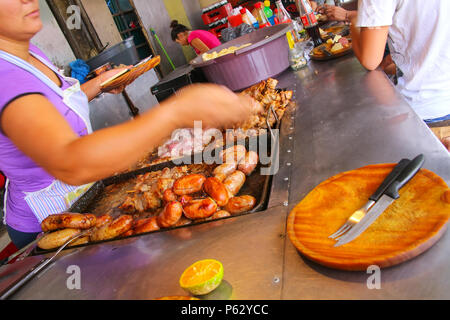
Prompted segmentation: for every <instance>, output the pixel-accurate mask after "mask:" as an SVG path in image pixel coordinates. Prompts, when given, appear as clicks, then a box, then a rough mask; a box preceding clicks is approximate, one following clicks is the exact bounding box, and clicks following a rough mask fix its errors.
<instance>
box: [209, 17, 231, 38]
mask: <svg viewBox="0 0 450 320" xmlns="http://www.w3.org/2000/svg"><path fill="white" fill-rule="evenodd" d="M226 28H228V21H227V22H226V23H224V24H220V25H218V26H215V27H214V28H211V29H209V32H211V33H212V34H213V35H215V36H216V37H217V38H220V37H221V36H222V30H223V29H226Z"/></svg>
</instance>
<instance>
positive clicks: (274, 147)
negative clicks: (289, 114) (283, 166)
mask: <svg viewBox="0 0 450 320" xmlns="http://www.w3.org/2000/svg"><path fill="white" fill-rule="evenodd" d="M269 111H270V112H271V113H272V114H273V116H274V118H275V121H276V122H275V123H276V124H277V127H278V124H279V121H280V119H279V118H278V115H277V113H276V112H275V110H273V107H272V106H270V107H269ZM266 124H267V128H268V129H269V132H270V136H271V137H272V141H273V144H272V150H273V151H274V152H272V155H271V158H272V159H271V161H272V163H275V162H277V161H278V154H279V148H278V142H279V139H277V138H278V137H279V135H278V136H275V134H274V133H273V130H272V127H271V125H270V122H269V112H267V117H266Z"/></svg>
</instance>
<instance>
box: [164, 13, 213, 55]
mask: <svg viewBox="0 0 450 320" xmlns="http://www.w3.org/2000/svg"><path fill="white" fill-rule="evenodd" d="M170 28H171V29H172V33H171V36H172V40H173V41H175V42H177V43H179V44H181V45H182V46H188V45H190V46H191V47H192V48H193V49H194V50H195V52H196V53H197V54H202V53H205V52H207V51H209V50H211V49H212V48H215V47H218V46H220V45H221V44H222V43H221V42H220V40H219V39H218V38H217V37H216V36H215V35H213V34H212V33H211V32H209V31H205V30H189V29H188V28H187V27H186V26H184V25H182V24H179V23H178V21H177V20H173V21H172V23H171V24H170Z"/></svg>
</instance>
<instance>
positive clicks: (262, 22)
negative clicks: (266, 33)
mask: <svg viewBox="0 0 450 320" xmlns="http://www.w3.org/2000/svg"><path fill="white" fill-rule="evenodd" d="M262 5H263V4H262V2H257V3H256V4H255V9H256V19H257V20H258V23H259V28H260V29H261V28H265V27H270V26H271V24H270V22H269V20H268V19H267V17H266V15H265V13H264V10H263V7H262Z"/></svg>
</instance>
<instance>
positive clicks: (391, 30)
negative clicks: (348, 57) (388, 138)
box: [351, 0, 450, 123]
mask: <svg viewBox="0 0 450 320" xmlns="http://www.w3.org/2000/svg"><path fill="white" fill-rule="evenodd" d="M351 30H352V40H353V50H354V52H355V55H356V57H357V58H358V59H359V61H360V62H361V64H362V65H363V66H364V67H365V68H367V69H368V70H374V69H376V68H377V67H378V66H379V65H380V63H381V61H382V59H383V53H384V49H385V44H386V40H387V41H388V44H389V48H390V52H391V57H392V60H393V61H394V62H395V64H396V65H397V67H398V68H399V69H400V70H401V73H402V74H403V75H402V76H401V77H399V78H398V84H397V89H398V90H399V91H400V92H401V93H402V95H403V96H404V97H405V99H406V101H407V102H408V103H409V104H410V105H411V107H412V108H413V109H414V111H415V112H416V113H417V114H418V115H419V116H420V117H421V118H422V119H423V120H425V121H426V122H429V123H430V122H436V121H446V120H450V1H448V0H427V1H422V0H359V1H358V15H357V17H356V18H354V19H353V20H352V28H351Z"/></svg>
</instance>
